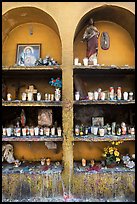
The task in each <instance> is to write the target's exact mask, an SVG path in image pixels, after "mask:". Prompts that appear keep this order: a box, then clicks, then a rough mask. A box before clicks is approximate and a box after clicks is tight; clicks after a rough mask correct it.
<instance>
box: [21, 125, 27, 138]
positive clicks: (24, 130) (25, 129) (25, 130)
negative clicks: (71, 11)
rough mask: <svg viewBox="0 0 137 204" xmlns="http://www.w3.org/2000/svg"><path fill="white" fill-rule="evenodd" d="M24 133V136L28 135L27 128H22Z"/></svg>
mask: <svg viewBox="0 0 137 204" xmlns="http://www.w3.org/2000/svg"><path fill="white" fill-rule="evenodd" d="M22 135H23V136H26V135H27V128H25V127H24V128H22Z"/></svg>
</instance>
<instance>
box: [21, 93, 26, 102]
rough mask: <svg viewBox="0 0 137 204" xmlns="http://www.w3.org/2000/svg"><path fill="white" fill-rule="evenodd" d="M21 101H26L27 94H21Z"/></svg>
mask: <svg viewBox="0 0 137 204" xmlns="http://www.w3.org/2000/svg"><path fill="white" fill-rule="evenodd" d="M21 99H22V101H26V100H27V94H26V93H25V92H23V93H22V95H21Z"/></svg>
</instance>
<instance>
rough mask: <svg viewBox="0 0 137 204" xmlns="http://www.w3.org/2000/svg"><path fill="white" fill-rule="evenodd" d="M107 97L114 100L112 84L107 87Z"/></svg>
mask: <svg viewBox="0 0 137 204" xmlns="http://www.w3.org/2000/svg"><path fill="white" fill-rule="evenodd" d="M109 99H110V100H114V88H113V86H111V87H110V88H109Z"/></svg>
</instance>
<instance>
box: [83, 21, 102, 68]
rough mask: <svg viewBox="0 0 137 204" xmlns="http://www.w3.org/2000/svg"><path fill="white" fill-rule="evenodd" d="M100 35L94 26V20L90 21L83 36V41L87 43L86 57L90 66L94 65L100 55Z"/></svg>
mask: <svg viewBox="0 0 137 204" xmlns="http://www.w3.org/2000/svg"><path fill="white" fill-rule="evenodd" d="M99 35H100V32H99V31H98V29H97V28H96V27H95V26H94V22H93V19H92V18H90V19H89V24H88V26H87V28H86V30H85V32H84V34H83V37H82V41H83V42H84V41H86V42H87V52H86V57H87V58H88V60H89V64H92V62H93V59H94V58H97V54H98V37H99Z"/></svg>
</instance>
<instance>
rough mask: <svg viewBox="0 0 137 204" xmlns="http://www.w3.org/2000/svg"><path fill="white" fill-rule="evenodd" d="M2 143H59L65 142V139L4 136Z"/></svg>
mask: <svg viewBox="0 0 137 204" xmlns="http://www.w3.org/2000/svg"><path fill="white" fill-rule="evenodd" d="M2 141H3V142H5V141H8V142H16V141H18V142H38V141H40V142H43V141H46V142H59V141H63V137H62V136H61V137H59V136H57V135H56V136H19V137H17V136H10V137H8V136H2Z"/></svg>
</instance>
